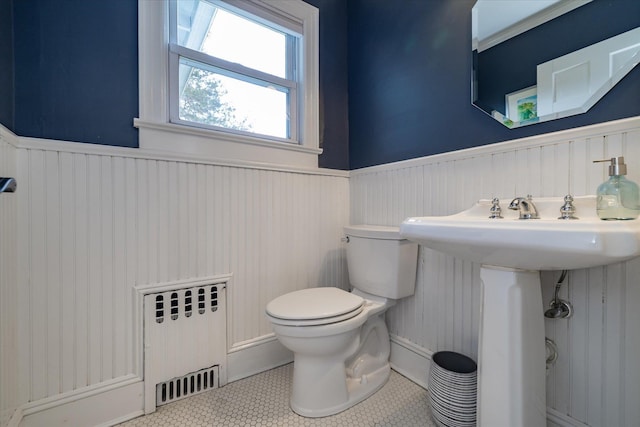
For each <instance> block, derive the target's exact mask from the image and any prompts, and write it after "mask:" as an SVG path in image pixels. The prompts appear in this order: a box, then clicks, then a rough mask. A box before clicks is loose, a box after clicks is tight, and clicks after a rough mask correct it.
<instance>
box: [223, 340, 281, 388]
mask: <svg viewBox="0 0 640 427" xmlns="http://www.w3.org/2000/svg"><path fill="white" fill-rule="evenodd" d="M292 361H293V353H292V352H291V351H290V350H287V349H286V348H285V347H284V346H283V345H282V344H280V342H279V341H278V340H277V338H276V337H275V335H273V334H269V335H265V336H262V337H260V338H256V339H253V340H250V341H244V342H242V343H237V344H234V345H233V346H232V347H231V349H230V350H229V353H228V355H227V378H228V382H233V381H237V380H240V379H242V378H246V377H249V376H251V375H255V374H258V373H260V372H264V371H267V370H269V369H272V368H276V367H278V366H282V365H285V364H287V363H290V362H292Z"/></svg>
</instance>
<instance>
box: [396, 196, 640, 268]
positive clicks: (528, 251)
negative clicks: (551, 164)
mask: <svg viewBox="0 0 640 427" xmlns="http://www.w3.org/2000/svg"><path fill="white" fill-rule="evenodd" d="M510 201H511V199H509V200H506V199H505V200H503V201H502V202H501V205H502V215H503V216H504V218H503V219H489V209H490V208H491V201H490V200H480V201H478V202H477V203H476V204H475V205H473V206H472V207H471V208H470V209H467V210H465V211H463V212H460V213H458V214H455V215H449V216H440V217H437V216H429V217H415V218H408V219H407V220H406V221H404V222H403V223H402V225H401V226H400V233H401V235H402V236H404V237H405V238H407V239H409V240H413V241H415V242H418V243H420V244H421V245H423V246H426V247H428V248H431V249H435V250H438V251H441V252H444V253H447V254H450V255H453V256H455V257H457V258H461V259H465V260H469V261H474V262H477V263H480V264H484V265H494V266H500V267H509V268H519V269H526V270H562V269H567V270H570V269H577V268H587V267H595V266H598V265H605V264H611V263H615V262H619V261H624V260H627V259H630V258H633V257H635V256H638V255H640V220H630V221H602V220H601V219H599V218H598V216H597V215H596V197H595V196H583V197H576V198H574V206H575V207H576V216H577V217H578V218H579V219H577V220H560V219H557V218H558V216H559V213H560V207H561V206H562V205H563V203H564V200H563V198H561V197H548V198H538V199H533V202H534V203H535V205H536V207H537V208H538V212H539V214H540V219H527V220H521V219H518V212H517V211H513V210H509V209H507V206H508V203H509V202H510Z"/></svg>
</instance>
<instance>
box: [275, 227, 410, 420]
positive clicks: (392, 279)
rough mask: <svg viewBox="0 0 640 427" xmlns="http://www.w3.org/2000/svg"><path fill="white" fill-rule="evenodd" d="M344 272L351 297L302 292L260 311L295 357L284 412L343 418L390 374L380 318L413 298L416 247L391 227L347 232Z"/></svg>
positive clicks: (329, 292) (325, 291)
mask: <svg viewBox="0 0 640 427" xmlns="http://www.w3.org/2000/svg"><path fill="white" fill-rule="evenodd" d="M344 231H345V234H346V235H347V244H346V247H347V265H348V267H349V281H350V283H351V286H352V287H353V290H352V291H351V292H346V291H343V290H341V289H338V288H334V287H320V288H310V289H303V290H300V291H295V292H291V293H288V294H285V295H282V296H280V297H278V298H276V299H274V300H273V301H271V302H270V303H269V304H267V309H266V312H267V318H268V319H269V320H270V321H271V323H272V325H273V331H274V332H275V335H276V337H277V338H278V340H279V341H280V342H281V343H282V344H283V345H284V346H285V347H287V348H288V349H289V350H291V351H293V353H294V365H293V387H292V392H291V408H292V409H293V410H294V411H295V412H297V413H298V414H300V415H302V416H305V417H324V416H327V415H332V414H336V413H338V412H341V411H344V410H345V409H347V408H350V407H351V406H353V405H355V404H356V403H358V402H361V401H363V400H364V399H366V398H367V397H369V396H371V395H372V394H373V393H375V392H376V391H378V390H379V389H380V387H382V386H383V385H384V384H385V382H386V381H387V379H388V378H389V374H390V367H389V349H390V345H389V331H388V330H387V326H386V324H385V321H384V312H385V311H386V310H387V309H388V308H389V307H391V306H392V305H394V304H395V300H397V299H400V298H404V297H407V296H410V295H413V292H414V287H415V281H416V266H417V255H418V245H417V244H415V243H413V242H409V241H408V240H404V239H401V238H400V234H399V229H398V228H397V227H382V226H363V225H361V226H350V227H345V228H344Z"/></svg>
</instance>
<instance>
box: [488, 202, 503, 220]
mask: <svg viewBox="0 0 640 427" xmlns="http://www.w3.org/2000/svg"><path fill="white" fill-rule="evenodd" d="M489 212H490V213H491V215H489V219H501V218H503V216H502V208H501V207H500V199H498V198H497V197H494V198H493V200H492V201H491V209H489Z"/></svg>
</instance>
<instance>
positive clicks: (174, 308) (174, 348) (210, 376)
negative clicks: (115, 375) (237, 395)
mask: <svg viewBox="0 0 640 427" xmlns="http://www.w3.org/2000/svg"><path fill="white" fill-rule="evenodd" d="M203 282H204V281H202V280H199V281H196V282H181V283H173V284H170V285H165V286H159V289H156V291H155V292H151V291H147V293H146V294H145V295H144V382H145V413H147V414H148V413H151V412H153V411H155V408H156V406H157V405H164V404H166V403H169V402H172V401H175V400H178V399H181V398H183V397H186V396H190V395H193V394H197V393H198V392H202V391H205V390H209V389H212V388H217V387H221V386H223V385H224V384H225V383H226V375H225V369H226V354H227V351H226V350H227V348H226V347H227V346H226V343H227V326H226V309H225V307H226V303H225V298H226V286H227V284H226V282H213V283H212V282H208V283H207V282H204V283H203ZM160 290H161V291H160ZM158 291H160V292H158Z"/></svg>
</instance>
